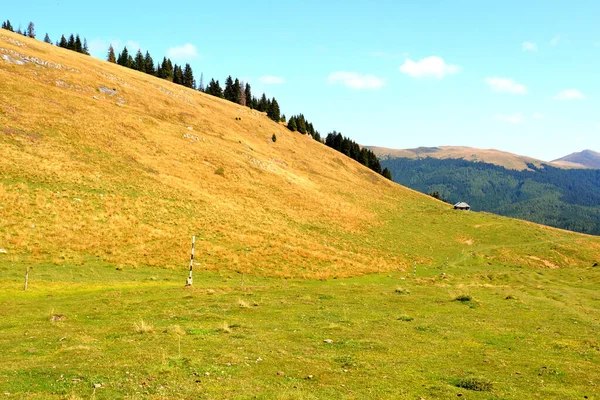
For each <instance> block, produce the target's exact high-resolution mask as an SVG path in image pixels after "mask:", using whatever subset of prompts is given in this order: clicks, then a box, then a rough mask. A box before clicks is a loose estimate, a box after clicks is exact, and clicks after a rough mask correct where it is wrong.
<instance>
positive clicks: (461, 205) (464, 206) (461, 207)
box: [454, 201, 471, 211]
mask: <svg viewBox="0 0 600 400" xmlns="http://www.w3.org/2000/svg"><path fill="white" fill-rule="evenodd" d="M454 209H455V210H464V211H469V210H470V209H471V206H470V205H468V204H467V203H465V202H464V201H461V202H459V203H456V204H455V205H454Z"/></svg>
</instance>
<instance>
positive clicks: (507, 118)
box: [494, 113, 523, 124]
mask: <svg viewBox="0 0 600 400" xmlns="http://www.w3.org/2000/svg"><path fill="white" fill-rule="evenodd" d="M494 118H495V119H496V120H497V121H502V122H508V123H510V124H520V123H521V122H523V115H522V114H521V113H518V114H512V115H503V114H496V115H495V117H494Z"/></svg>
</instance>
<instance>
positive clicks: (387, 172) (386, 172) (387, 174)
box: [381, 167, 392, 181]
mask: <svg viewBox="0 0 600 400" xmlns="http://www.w3.org/2000/svg"><path fill="white" fill-rule="evenodd" d="M381 175H383V176H384V177H386V178H388V179H389V180H390V181H391V180H392V171H390V170H389V169H387V167H386V168H384V169H383V171H381Z"/></svg>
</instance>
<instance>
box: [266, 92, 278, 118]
mask: <svg viewBox="0 0 600 400" xmlns="http://www.w3.org/2000/svg"><path fill="white" fill-rule="evenodd" d="M267 116H268V117H269V118H271V119H272V120H273V121H275V122H279V117H280V110H279V104H278V103H277V100H275V97H273V100H271V104H270V105H269V109H268V110H267Z"/></svg>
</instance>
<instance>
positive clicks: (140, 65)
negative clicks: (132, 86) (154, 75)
mask: <svg viewBox="0 0 600 400" xmlns="http://www.w3.org/2000/svg"><path fill="white" fill-rule="evenodd" d="M133 69H135V70H137V71H142V72H146V64H145V62H144V56H143V55H142V51H141V50H140V49H138V51H137V53H135V59H134V60H133Z"/></svg>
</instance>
